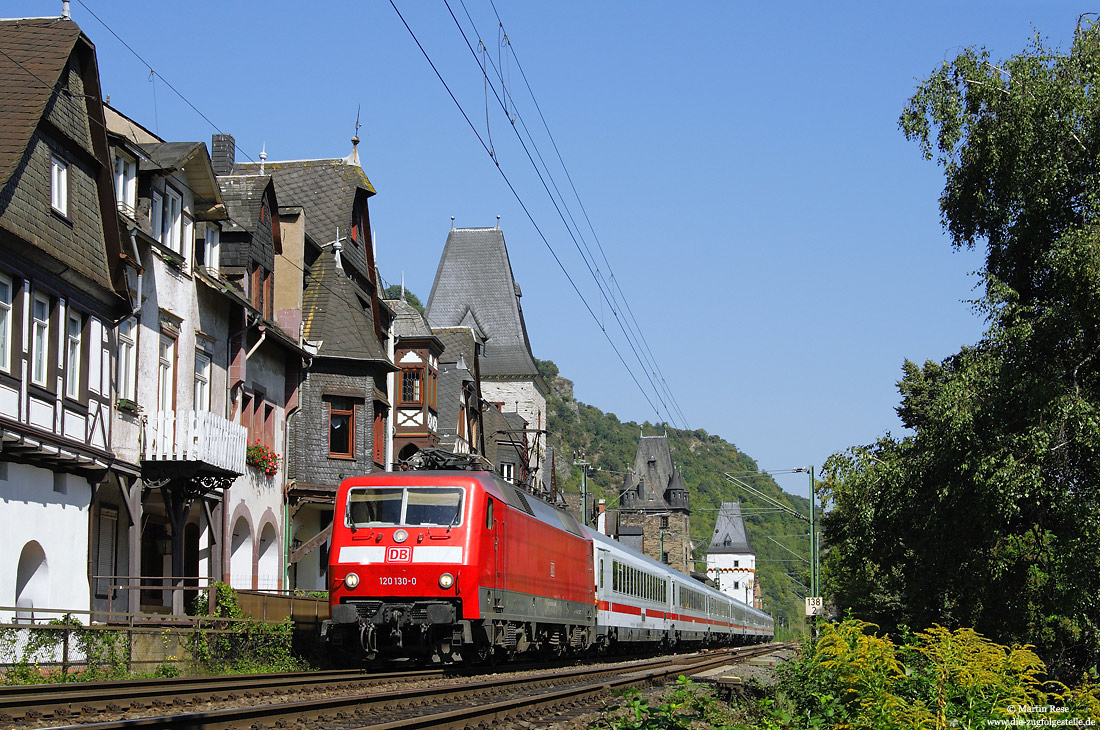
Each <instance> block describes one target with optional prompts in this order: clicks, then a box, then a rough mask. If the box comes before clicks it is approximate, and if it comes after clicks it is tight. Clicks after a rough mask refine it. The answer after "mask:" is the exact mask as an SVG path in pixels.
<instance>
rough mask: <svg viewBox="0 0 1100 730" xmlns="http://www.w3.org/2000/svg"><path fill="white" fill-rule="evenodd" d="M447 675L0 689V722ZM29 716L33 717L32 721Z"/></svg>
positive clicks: (302, 675) (233, 678)
mask: <svg viewBox="0 0 1100 730" xmlns="http://www.w3.org/2000/svg"><path fill="white" fill-rule="evenodd" d="M446 672H447V670H442V669H425V670H416V671H402V672H385V673H376V674H367V673H365V672H363V671H362V670H358V669H348V670H339V671H328V672H286V673H275V674H243V675H242V674H236V675H225V676H210V677H174V678H169V679H128V680H121V681H116V682H73V683H68V684H34V685H21V686H13V687H0V720H3V721H5V722H11V721H12V720H14V719H18V718H19V717H20V716H22V717H26V718H28V719H36V718H40V717H49V716H54V717H78V716H88V715H92V714H95V713H98V712H103V711H114V712H118V711H123V710H126V709H129V708H133V707H134V706H135V705H140V706H141V707H142V708H147V707H150V706H153V704H154V703H155V704H156V705H157V706H167V705H173V704H180V703H187V702H195V701H199V700H200V699H201V700H202V701H209V700H210V699H211V698H212V697H216V696H218V695H226V694H234V693H249V692H278V691H280V690H288V689H291V690H293V689H306V688H311V689H314V690H317V689H320V688H322V687H324V686H325V685H332V686H333V687H334V688H335V687H340V686H349V687H350V686H352V685H355V684H362V683H366V682H379V681H402V680H408V679H430V678H433V677H442V676H445V675H446ZM28 712H30V713H33V717H31V716H30V715H28V714H27V713H28Z"/></svg>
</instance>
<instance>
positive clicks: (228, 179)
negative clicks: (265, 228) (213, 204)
mask: <svg viewBox="0 0 1100 730" xmlns="http://www.w3.org/2000/svg"><path fill="white" fill-rule="evenodd" d="M270 184H271V178H270V177H268V176H267V175H219V176H218V185H219V186H220V187H221V194H222V199H223V200H224V201H225V210H226V212H227V213H229V222H228V224H225V225H223V228H225V230H227V231H231V230H233V229H234V228H236V229H240V230H244V231H247V232H249V233H255V232H256V227H257V226H258V225H259V223H260V209H261V208H262V207H263V202H264V193H265V192H266V191H267V186H268V185H270Z"/></svg>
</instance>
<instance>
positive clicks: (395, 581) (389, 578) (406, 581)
mask: <svg viewBox="0 0 1100 730" xmlns="http://www.w3.org/2000/svg"><path fill="white" fill-rule="evenodd" d="M378 582H379V584H380V585H384V586H414V585H416V578H406V577H405V576H393V575H383V576H382V577H380V578H379V579H378Z"/></svg>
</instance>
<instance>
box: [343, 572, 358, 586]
mask: <svg viewBox="0 0 1100 730" xmlns="http://www.w3.org/2000/svg"><path fill="white" fill-rule="evenodd" d="M344 585H346V586H347V587H348V588H355V587H356V586H357V585H359V574H358V573H348V574H347V575H345V576H344Z"/></svg>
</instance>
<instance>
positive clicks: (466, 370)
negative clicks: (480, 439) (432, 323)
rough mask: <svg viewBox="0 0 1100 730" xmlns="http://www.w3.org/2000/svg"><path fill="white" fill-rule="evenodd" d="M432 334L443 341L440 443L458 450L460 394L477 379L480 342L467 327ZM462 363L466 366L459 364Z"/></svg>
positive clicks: (433, 331)
mask: <svg viewBox="0 0 1100 730" xmlns="http://www.w3.org/2000/svg"><path fill="white" fill-rule="evenodd" d="M432 333H433V334H434V335H435V336H436V337H438V338H439V341H440V342H442V343H443V354H442V355H440V357H439V392H438V397H437V398H436V404H437V405H438V407H439V446H440V448H443V449H447V450H454V445H455V440H456V437H457V435H458V434H457V431H456V429H457V427H458V412H459V406H460V405H461V402H460V400H459V394H460V393H461V392H462V384H463V383H464V382H466V381H470V382H476V374H475V368H476V358H477V353H476V352H475V345H476V342H475V340H474V333H473V332H471V331H470V330H468V329H466V328H461V327H455V328H444V329H433V330H432ZM459 362H461V363H462V364H463V365H464V366H465V367H458V363H459Z"/></svg>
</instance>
